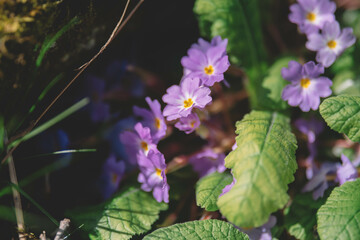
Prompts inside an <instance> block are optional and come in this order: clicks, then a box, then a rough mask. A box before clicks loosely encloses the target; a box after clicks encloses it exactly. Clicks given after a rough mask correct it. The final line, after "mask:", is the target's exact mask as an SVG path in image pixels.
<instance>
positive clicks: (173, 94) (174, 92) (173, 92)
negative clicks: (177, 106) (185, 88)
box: [162, 85, 181, 104]
mask: <svg viewBox="0 0 360 240" xmlns="http://www.w3.org/2000/svg"><path fill="white" fill-rule="evenodd" d="M166 92H167V94H165V95H164V96H163V97H162V100H163V101H164V102H165V103H167V104H172V103H173V102H174V98H175V99H176V98H177V97H179V96H180V95H181V88H180V87H179V86H178V85H172V86H171V87H169V88H168V89H167V90H166Z"/></svg>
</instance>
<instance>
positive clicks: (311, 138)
mask: <svg viewBox="0 0 360 240" xmlns="http://www.w3.org/2000/svg"><path fill="white" fill-rule="evenodd" d="M295 126H296V127H297V128H298V129H299V131H300V132H302V133H303V134H305V135H306V136H307V140H308V144H307V146H308V149H309V152H310V155H309V157H308V158H307V159H306V165H307V166H306V177H307V179H311V178H312V177H313V176H314V174H315V173H317V172H318V171H319V169H318V167H317V166H316V165H315V163H314V159H315V157H316V156H317V149H316V135H318V134H319V133H321V132H322V131H323V129H324V124H323V122H321V121H318V120H316V119H315V118H312V119H310V120H305V119H298V120H296V121H295Z"/></svg>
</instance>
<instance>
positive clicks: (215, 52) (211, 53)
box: [206, 46, 225, 65]
mask: <svg viewBox="0 0 360 240" xmlns="http://www.w3.org/2000/svg"><path fill="white" fill-rule="evenodd" d="M224 51H225V49H224V47H223V46H217V47H212V48H210V49H208V50H207V52H206V56H207V59H208V64H211V65H212V64H214V63H216V62H217V61H218V60H219V59H220V58H221V57H222V56H223V53H224Z"/></svg>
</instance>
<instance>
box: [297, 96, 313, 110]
mask: <svg viewBox="0 0 360 240" xmlns="http://www.w3.org/2000/svg"><path fill="white" fill-rule="evenodd" d="M310 101H311V100H310V96H309V95H308V94H306V93H305V92H304V91H303V95H302V102H301V103H300V105H299V107H300V109H301V110H302V111H303V112H308V111H310Z"/></svg>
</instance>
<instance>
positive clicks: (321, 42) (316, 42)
mask: <svg viewBox="0 0 360 240" xmlns="http://www.w3.org/2000/svg"><path fill="white" fill-rule="evenodd" d="M326 43H327V42H326V40H325V39H324V37H323V36H322V35H321V34H319V33H313V34H310V35H308V41H307V42H306V48H307V49H309V50H311V51H318V50H320V49H322V48H324V47H326Z"/></svg>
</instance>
